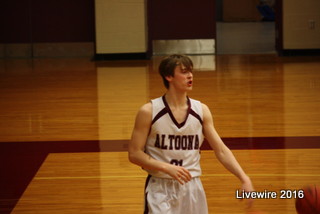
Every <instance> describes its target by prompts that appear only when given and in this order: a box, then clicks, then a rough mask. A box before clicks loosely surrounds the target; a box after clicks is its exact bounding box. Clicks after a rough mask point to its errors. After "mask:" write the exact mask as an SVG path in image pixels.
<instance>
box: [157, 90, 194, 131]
mask: <svg viewBox="0 0 320 214" xmlns="http://www.w3.org/2000/svg"><path fill="white" fill-rule="evenodd" d="M162 100H163V103H164V105H165V107H166V109H167V112H168V113H169V115H170V118H171V120H172V122H173V123H174V124H175V125H176V126H177V127H178V128H179V129H180V128H182V127H183V126H184V125H185V124H186V122H187V119H188V117H189V114H190V110H191V102H190V99H189V97H187V104H188V110H187V116H186V118H185V119H184V121H183V122H182V123H178V121H177V120H176V118H175V117H174V116H173V114H172V111H171V109H170V107H169V105H168V103H167V101H166V98H165V95H164V96H162Z"/></svg>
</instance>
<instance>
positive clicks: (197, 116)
mask: <svg viewBox="0 0 320 214" xmlns="http://www.w3.org/2000/svg"><path fill="white" fill-rule="evenodd" d="M190 114H191V115H192V116H194V117H195V118H197V119H198V120H199V121H200V123H201V125H202V119H201V117H200V115H199V114H197V113H196V112H195V111H193V110H192V109H191V110H190Z"/></svg>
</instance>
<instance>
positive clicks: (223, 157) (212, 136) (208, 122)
mask: <svg viewBox="0 0 320 214" xmlns="http://www.w3.org/2000/svg"><path fill="white" fill-rule="evenodd" d="M202 108H203V130H204V135H205V137H206V139H207V140H208V142H209V144H210V146H211V148H212V149H213V150H214V153H215V155H216V157H217V158H218V160H219V161H220V162H221V163H222V165H223V166H224V167H225V168H226V169H227V170H229V171H230V172H231V173H232V174H234V175H235V176H236V177H238V178H239V180H240V181H241V182H242V189H243V190H245V191H248V192H249V191H254V188H253V185H252V183H251V180H250V178H249V177H248V176H247V175H246V173H245V172H244V171H243V169H242V168H241V166H240V164H239V163H238V161H237V160H236V158H235V157H234V155H233V153H232V152H231V150H230V149H229V148H228V147H227V146H226V145H225V144H224V143H223V141H222V140H221V138H220V136H219V135H218V133H217V131H216V129H215V128H214V125H213V119H212V115H211V112H210V110H209V108H208V107H207V106H206V105H204V104H203V107H202Z"/></svg>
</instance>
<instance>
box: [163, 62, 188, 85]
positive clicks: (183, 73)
mask: <svg viewBox="0 0 320 214" xmlns="http://www.w3.org/2000/svg"><path fill="white" fill-rule="evenodd" d="M167 80H168V81H169V82H170V87H174V88H175V89H178V90H181V91H191V90H192V86H193V73H192V69H191V70H190V69H189V70H188V69H187V68H186V67H185V66H184V65H182V64H181V65H178V66H176V68H175V70H174V76H169V77H167Z"/></svg>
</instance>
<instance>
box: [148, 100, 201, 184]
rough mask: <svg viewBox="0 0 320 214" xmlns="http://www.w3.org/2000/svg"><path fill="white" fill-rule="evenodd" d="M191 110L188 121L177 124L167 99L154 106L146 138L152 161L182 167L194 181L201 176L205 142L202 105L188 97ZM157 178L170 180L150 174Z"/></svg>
mask: <svg viewBox="0 0 320 214" xmlns="http://www.w3.org/2000/svg"><path fill="white" fill-rule="evenodd" d="M187 100H188V101H187V102H188V110H187V115H186V118H185V120H184V121H183V122H182V123H178V122H177V121H176V119H175V118H174V116H173V114H172V112H171V110H170V108H169V105H168V104H167V102H166V99H165V97H164V96H163V97H159V98H156V99H154V100H151V102H152V125H151V128H150V133H149V135H148V138H147V143H146V146H145V152H146V153H147V154H148V155H150V156H151V157H152V158H154V159H156V160H159V161H163V162H166V163H171V164H174V165H178V166H182V167H184V168H186V169H187V170H189V172H190V174H191V176H192V177H197V176H200V175H201V168H200V147H201V145H202V142H203V139H204V137H203V133H202V121H203V113H202V105H201V103H200V102H199V101H197V100H193V99H190V98H188V97H187ZM147 172H148V173H149V174H150V175H152V176H155V177H160V178H171V177H170V176H169V175H168V174H166V173H163V172H159V171H151V170H147Z"/></svg>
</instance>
